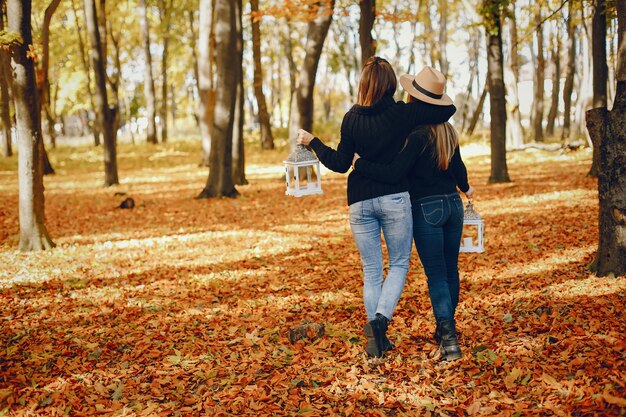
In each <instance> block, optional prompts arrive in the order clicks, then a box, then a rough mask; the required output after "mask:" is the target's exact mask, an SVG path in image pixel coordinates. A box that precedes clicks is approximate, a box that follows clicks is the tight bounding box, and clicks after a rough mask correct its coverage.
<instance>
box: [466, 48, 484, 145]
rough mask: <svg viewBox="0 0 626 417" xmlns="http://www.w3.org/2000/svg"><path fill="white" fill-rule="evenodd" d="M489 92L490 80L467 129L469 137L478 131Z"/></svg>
mask: <svg viewBox="0 0 626 417" xmlns="http://www.w3.org/2000/svg"><path fill="white" fill-rule="evenodd" d="M487 42H489V39H487ZM488 92H489V78H487V79H485V85H484V87H483V91H482V93H480V99H479V100H478V104H476V109H475V110H474V115H473V116H472V120H471V122H470V125H469V127H468V128H467V136H472V135H473V134H474V129H476V125H477V124H478V119H480V115H481V114H482V112H483V106H484V105H485V99H486V98H487V93H488Z"/></svg>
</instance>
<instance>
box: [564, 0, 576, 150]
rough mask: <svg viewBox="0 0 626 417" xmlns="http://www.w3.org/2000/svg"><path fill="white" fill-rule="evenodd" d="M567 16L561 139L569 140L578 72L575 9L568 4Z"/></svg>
mask: <svg viewBox="0 0 626 417" xmlns="http://www.w3.org/2000/svg"><path fill="white" fill-rule="evenodd" d="M568 7H569V13H568V16H567V44H568V47H567V67H566V70H565V84H564V85H563V132H562V134H561V141H562V142H567V141H568V140H569V137H570V129H571V117H572V93H573V92H574V74H575V72H576V25H575V24H574V22H573V19H574V9H573V8H572V3H569V4H568Z"/></svg>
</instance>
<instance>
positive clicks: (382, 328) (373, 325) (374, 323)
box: [363, 313, 393, 358]
mask: <svg viewBox="0 0 626 417" xmlns="http://www.w3.org/2000/svg"><path fill="white" fill-rule="evenodd" d="M388 321H389V320H387V318H386V317H385V316H383V315H382V314H380V313H378V314H376V318H375V319H374V320H371V321H369V322H367V323H365V326H364V327H363V332H365V336H366V337H367V346H365V351H366V352H367V354H368V355H370V356H374V357H376V358H380V357H382V356H383V353H384V352H385V350H389V349H385V348H386V347H388V345H387V344H386V343H385V341H387V342H389V341H388V340H387V335H386V334H385V333H386V332H387V323H388ZM389 343H391V342H389ZM392 346H393V345H392Z"/></svg>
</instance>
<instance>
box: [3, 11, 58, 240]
mask: <svg viewBox="0 0 626 417" xmlns="http://www.w3.org/2000/svg"><path fill="white" fill-rule="evenodd" d="M30 15H31V1H30V0H8V2H7V16H8V29H9V31H13V32H16V33H19V34H20V36H21V38H22V42H21V43H20V44H19V45H13V46H12V47H11V67H12V70H13V71H12V72H13V92H14V94H15V116H16V122H17V130H18V135H17V137H18V181H19V222H20V243H19V247H20V250H21V251H22V252H29V251H35V250H45V249H51V248H53V247H54V246H55V245H54V243H53V242H52V239H50V236H49V234H48V230H47V229H46V225H45V219H44V213H45V209H44V186H43V166H42V155H41V152H42V151H43V138H42V133H41V119H40V117H41V114H40V113H39V105H38V103H37V100H38V97H37V86H36V81H35V68H34V65H33V60H32V59H31V58H29V57H28V56H27V54H28V50H29V47H30V46H31V45H32V43H33V39H32V34H31V22H30Z"/></svg>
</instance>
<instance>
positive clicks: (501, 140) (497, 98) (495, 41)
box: [487, 9, 511, 183]
mask: <svg viewBox="0 0 626 417" xmlns="http://www.w3.org/2000/svg"><path fill="white" fill-rule="evenodd" d="M496 10H497V9H496ZM492 22H493V27H492V28H491V30H489V31H488V34H487V69H488V77H487V80H488V85H489V104H490V107H491V110H490V111H491V175H490V176H489V182H490V183H496V182H509V181H511V180H510V178H509V172H508V168H507V164H506V97H505V92H504V57H503V54H502V27H501V18H500V12H499V11H496V12H494V15H493V20H492Z"/></svg>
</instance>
